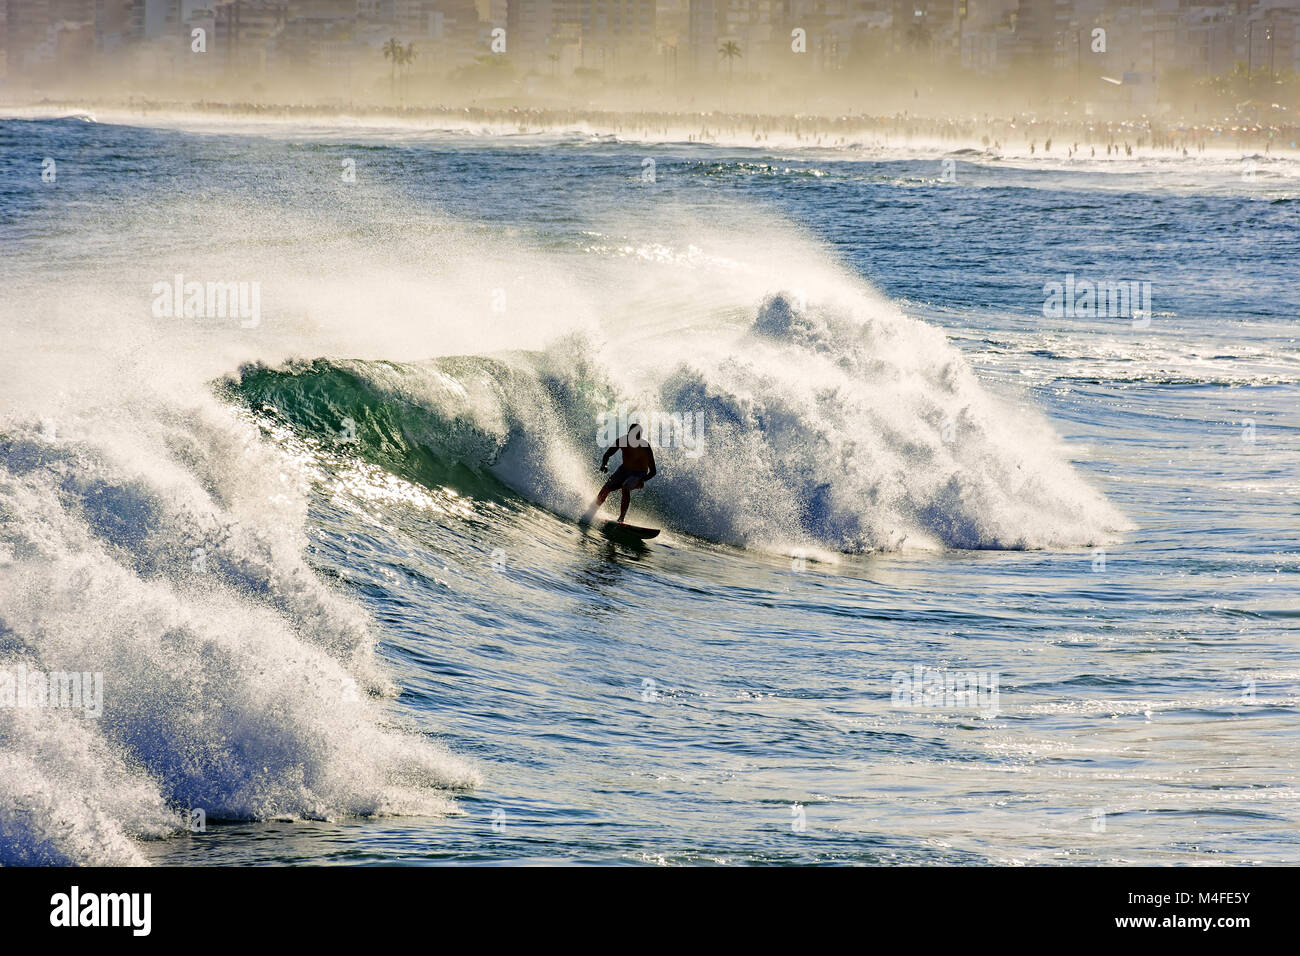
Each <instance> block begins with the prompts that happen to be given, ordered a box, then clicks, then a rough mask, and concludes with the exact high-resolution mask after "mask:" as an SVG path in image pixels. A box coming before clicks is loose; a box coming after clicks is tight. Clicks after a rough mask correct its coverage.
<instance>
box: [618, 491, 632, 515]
mask: <svg viewBox="0 0 1300 956" xmlns="http://www.w3.org/2000/svg"><path fill="white" fill-rule="evenodd" d="M631 503H632V492H630V491H628V490H627V489H626V488H624V489H623V501H622V504H621V506H620V507H619V509H618V523H619V524H622V523H623V519H624V518H626V517H627V506H628V505H630V504H631Z"/></svg>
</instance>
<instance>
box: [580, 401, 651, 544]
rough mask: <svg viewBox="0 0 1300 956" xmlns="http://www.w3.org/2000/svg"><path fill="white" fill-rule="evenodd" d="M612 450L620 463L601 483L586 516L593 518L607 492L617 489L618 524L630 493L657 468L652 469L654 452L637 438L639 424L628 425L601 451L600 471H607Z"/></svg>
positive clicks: (623, 516) (630, 501) (646, 442)
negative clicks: (619, 492)
mask: <svg viewBox="0 0 1300 956" xmlns="http://www.w3.org/2000/svg"><path fill="white" fill-rule="evenodd" d="M616 451H621V452H622V453H623V460H622V462H621V463H620V464H619V466H618V467H617V468H615V469H614V474H612V475H610V476H609V481H607V482H605V485H604V487H603V488H601V489H600V494H599V495H597V496H596V503H595V504H593V505H592V506H591V510H590V511H588V512H587V513H588V514H589V515H593V516H594V515H595V514H596V511H597V510H598V509H599V508H600V506H601V505H603V504H604V503H605V499H606V498H608V497H609V493H610V492H611V491H613V490H614V489H615V488H618V489H621V490H622V492H623V501H622V503H621V506H620V507H619V511H618V523H619V524H622V523H623V519H624V518H625V517H627V506H628V505H629V504H631V503H632V492H633V491H635V490H636V489H638V488H644V487H645V483H646V482H647V481H649V480H650V479H651V478H653V477H654V476H655V475H656V474H658V472H659V469H658V468H657V467H655V453H654V450H653V449H652V448H651V447H650V443H649V442H648V441H646V440H645V439H644V438H642V437H641V426H640V425H637V424H633V425H631V426H629V427H628V430H627V434H626V435H624V436H623V437H622V438H620V439H619V440H618V441H617V442H616V443H615V444H613V445H610V446H609V448H607V449H606V450H605V457H604V458H602V459H601V460H600V470H601V471H608V470H609V460H610V458H612V457H613V455H614V452H616Z"/></svg>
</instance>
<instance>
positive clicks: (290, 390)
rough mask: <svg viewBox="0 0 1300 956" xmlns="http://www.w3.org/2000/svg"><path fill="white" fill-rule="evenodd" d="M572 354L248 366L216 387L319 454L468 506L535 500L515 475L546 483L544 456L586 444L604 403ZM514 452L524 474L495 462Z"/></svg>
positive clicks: (602, 389) (598, 384)
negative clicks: (478, 500) (441, 491)
mask: <svg viewBox="0 0 1300 956" xmlns="http://www.w3.org/2000/svg"><path fill="white" fill-rule="evenodd" d="M576 351H577V352H578V353H579V354H580V353H581V347H580V346H579V347H578V348H577V349H576ZM574 354H575V349H574V347H573V346H572V344H571V345H570V346H569V348H568V350H567V356H566V357H565V360H564V363H563V364H564V366H565V367H564V368H563V370H561V369H560V368H558V367H557V364H558V363H557V361H556V354H555V353H553V352H546V353H510V354H508V355H503V356H497V357H482V356H469V357H462V356H457V357H451V358H439V359H435V360H430V361H428V362H420V363H395V362H368V361H353V360H346V361H327V360H323V359H322V360H315V361H310V362H291V363H287V364H285V365H283V366H279V367H275V368H272V367H267V366H265V365H249V366H245V367H244V368H242V369H241V370H240V372H239V374H238V376H237V377H236V378H232V379H230V380H228V381H226V382H224V383H222V384H221V386H220V390H221V392H222V393H223V395H224V396H225V397H226V398H227V399H229V400H232V401H235V402H237V403H239V404H242V405H245V406H247V407H248V408H249V409H251V410H252V411H253V412H254V413H256V414H257V415H259V416H261V417H263V418H264V419H266V420H269V421H270V422H275V423H278V424H282V425H285V426H288V427H290V428H292V429H293V430H294V431H295V432H296V433H298V434H299V435H302V436H304V437H307V438H309V439H310V440H311V441H313V442H314V443H316V444H318V445H320V446H321V447H325V448H332V449H333V450H335V451H337V452H346V453H348V454H351V455H355V456H357V457H358V458H361V459H363V460H365V461H368V462H370V463H372V464H375V465H377V466H379V467H381V468H384V469H385V470H387V471H389V472H391V473H392V474H394V475H397V476H399V477H401V478H404V479H407V480H409V481H414V482H418V483H420V484H423V485H426V486H429V487H437V486H445V487H451V488H454V489H456V490H458V491H461V492H464V493H467V494H472V495H474V496H476V497H487V498H492V499H497V498H502V497H515V494H514V492H519V493H521V494H524V495H525V497H531V495H530V494H529V492H530V490H532V489H531V488H530V487H529V482H528V481H526V480H525V481H522V482H519V481H513V480H511V474H513V473H519V474H522V475H525V476H526V475H529V474H532V475H535V476H537V477H538V478H544V477H545V476H546V474H547V473H548V472H549V471H551V470H552V467H551V465H550V463H549V462H547V461H545V460H544V459H546V458H548V457H553V456H554V455H555V454H556V453H557V452H558V451H560V450H564V451H569V450H571V449H570V446H571V444H572V442H573V439H574V436H587V435H588V434H589V433H590V432H591V430H592V425H591V423H592V422H593V421H594V419H595V415H596V413H597V410H598V409H600V408H603V407H605V406H606V405H608V403H609V401H610V398H609V395H610V391H609V387H608V385H607V384H606V383H605V382H604V381H602V380H599V379H596V378H592V377H590V372H591V366H590V364H589V363H586V362H583V361H578V362H576V363H575V362H574V361H573V355H574ZM519 439H526V440H519ZM512 446H513V447H515V448H517V449H522V450H523V454H522V457H523V460H524V461H525V462H529V461H532V462H533V464H532V466H531V467H530V466H529V465H527V464H525V466H524V467H523V468H508V469H503V468H502V465H503V458H505V457H511V458H513V457H519V455H518V454H517V453H516V454H515V455H510V456H507V450H508V449H510V448H511V447H512ZM503 471H504V473H502V472H503ZM521 485H522V487H521ZM512 488H513V491H512ZM534 500H536V499H534Z"/></svg>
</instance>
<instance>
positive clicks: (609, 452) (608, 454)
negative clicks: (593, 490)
mask: <svg viewBox="0 0 1300 956" xmlns="http://www.w3.org/2000/svg"><path fill="white" fill-rule="evenodd" d="M616 451H618V446H617V445H610V446H609V448H607V449H605V457H604V458H602V459H601V460H600V470H601V471H604V470H605V466H606V465H608V464H609V460H610V459H611V458H612V457H614V452H616Z"/></svg>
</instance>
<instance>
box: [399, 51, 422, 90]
mask: <svg viewBox="0 0 1300 956" xmlns="http://www.w3.org/2000/svg"><path fill="white" fill-rule="evenodd" d="M399 47H400V44H399ZM417 55H418V54H417V53H416V52H415V41H414V40H412V41H411V42H410V43H408V44H406V49H404V50H401V58H400V59H399V60H398V65H399V66H400V67H401V68H402V73H403V75H405V72H406V68H407V67H409V66H410V65H411V64H412V63H414V62H415V58H416V56H417ZM403 85H405V78H404V77H403Z"/></svg>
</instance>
